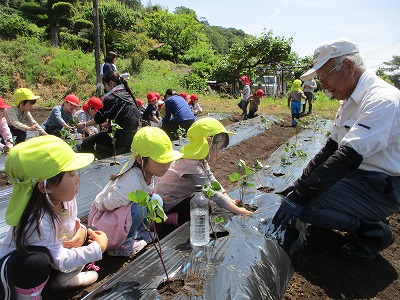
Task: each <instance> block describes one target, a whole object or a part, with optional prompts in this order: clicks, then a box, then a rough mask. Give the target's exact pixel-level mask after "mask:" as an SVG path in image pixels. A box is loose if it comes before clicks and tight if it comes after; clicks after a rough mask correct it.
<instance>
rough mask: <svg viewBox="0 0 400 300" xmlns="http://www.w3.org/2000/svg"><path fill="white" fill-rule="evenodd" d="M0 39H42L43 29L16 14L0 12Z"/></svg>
mask: <svg viewBox="0 0 400 300" xmlns="http://www.w3.org/2000/svg"><path fill="white" fill-rule="evenodd" d="M0 28H1V30H0V37H1V38H2V39H16V38H17V37H18V36H26V37H35V38H39V39H40V38H43V37H44V29H42V28H39V27H37V26H36V25H35V24H33V23H30V22H28V21H26V20H25V19H24V18H22V17H21V16H19V15H17V14H13V13H11V14H9V13H5V12H3V11H0Z"/></svg>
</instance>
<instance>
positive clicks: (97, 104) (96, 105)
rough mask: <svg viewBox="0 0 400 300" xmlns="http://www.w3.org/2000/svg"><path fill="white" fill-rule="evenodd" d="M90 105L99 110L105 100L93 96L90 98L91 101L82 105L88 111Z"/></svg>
mask: <svg viewBox="0 0 400 300" xmlns="http://www.w3.org/2000/svg"><path fill="white" fill-rule="evenodd" d="M89 106H90V107H93V108H94V109H95V110H99V109H101V108H102V107H103V102H102V101H101V100H100V99H99V98H97V97H92V98H90V99H89V101H88V102H87V103H86V104H85V105H84V106H83V107H82V109H83V111H87V109H88V108H89Z"/></svg>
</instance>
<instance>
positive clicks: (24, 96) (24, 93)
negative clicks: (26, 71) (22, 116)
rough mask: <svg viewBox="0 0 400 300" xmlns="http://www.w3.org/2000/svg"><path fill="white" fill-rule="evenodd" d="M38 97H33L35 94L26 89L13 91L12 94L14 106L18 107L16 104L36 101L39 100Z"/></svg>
mask: <svg viewBox="0 0 400 300" xmlns="http://www.w3.org/2000/svg"><path fill="white" fill-rule="evenodd" d="M39 98H40V96H35V94H34V93H33V92H32V91H31V90H30V89H27V88H19V89H17V90H15V92H14V99H15V102H14V106H18V104H20V103H21V101H24V100H36V99H39Z"/></svg>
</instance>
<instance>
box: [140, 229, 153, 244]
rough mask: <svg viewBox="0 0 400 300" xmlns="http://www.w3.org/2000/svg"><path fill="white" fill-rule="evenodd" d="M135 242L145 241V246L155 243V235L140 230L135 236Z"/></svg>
mask: <svg viewBox="0 0 400 300" xmlns="http://www.w3.org/2000/svg"><path fill="white" fill-rule="evenodd" d="M136 239H137V240H145V241H146V243H147V244H151V243H153V241H156V239H157V238H156V234H155V233H154V232H152V231H147V230H145V229H144V230H140V231H139V232H138V234H137V235H136Z"/></svg>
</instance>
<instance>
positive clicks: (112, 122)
mask: <svg viewBox="0 0 400 300" xmlns="http://www.w3.org/2000/svg"><path fill="white" fill-rule="evenodd" d="M110 126H111V132H109V133H108V135H109V136H110V137H111V143H112V146H113V151H114V162H113V163H111V166H115V165H119V163H118V162H117V153H116V151H115V133H116V132H117V130H118V129H122V127H121V126H119V125H118V124H117V123H115V121H114V120H111V124H110Z"/></svg>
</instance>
